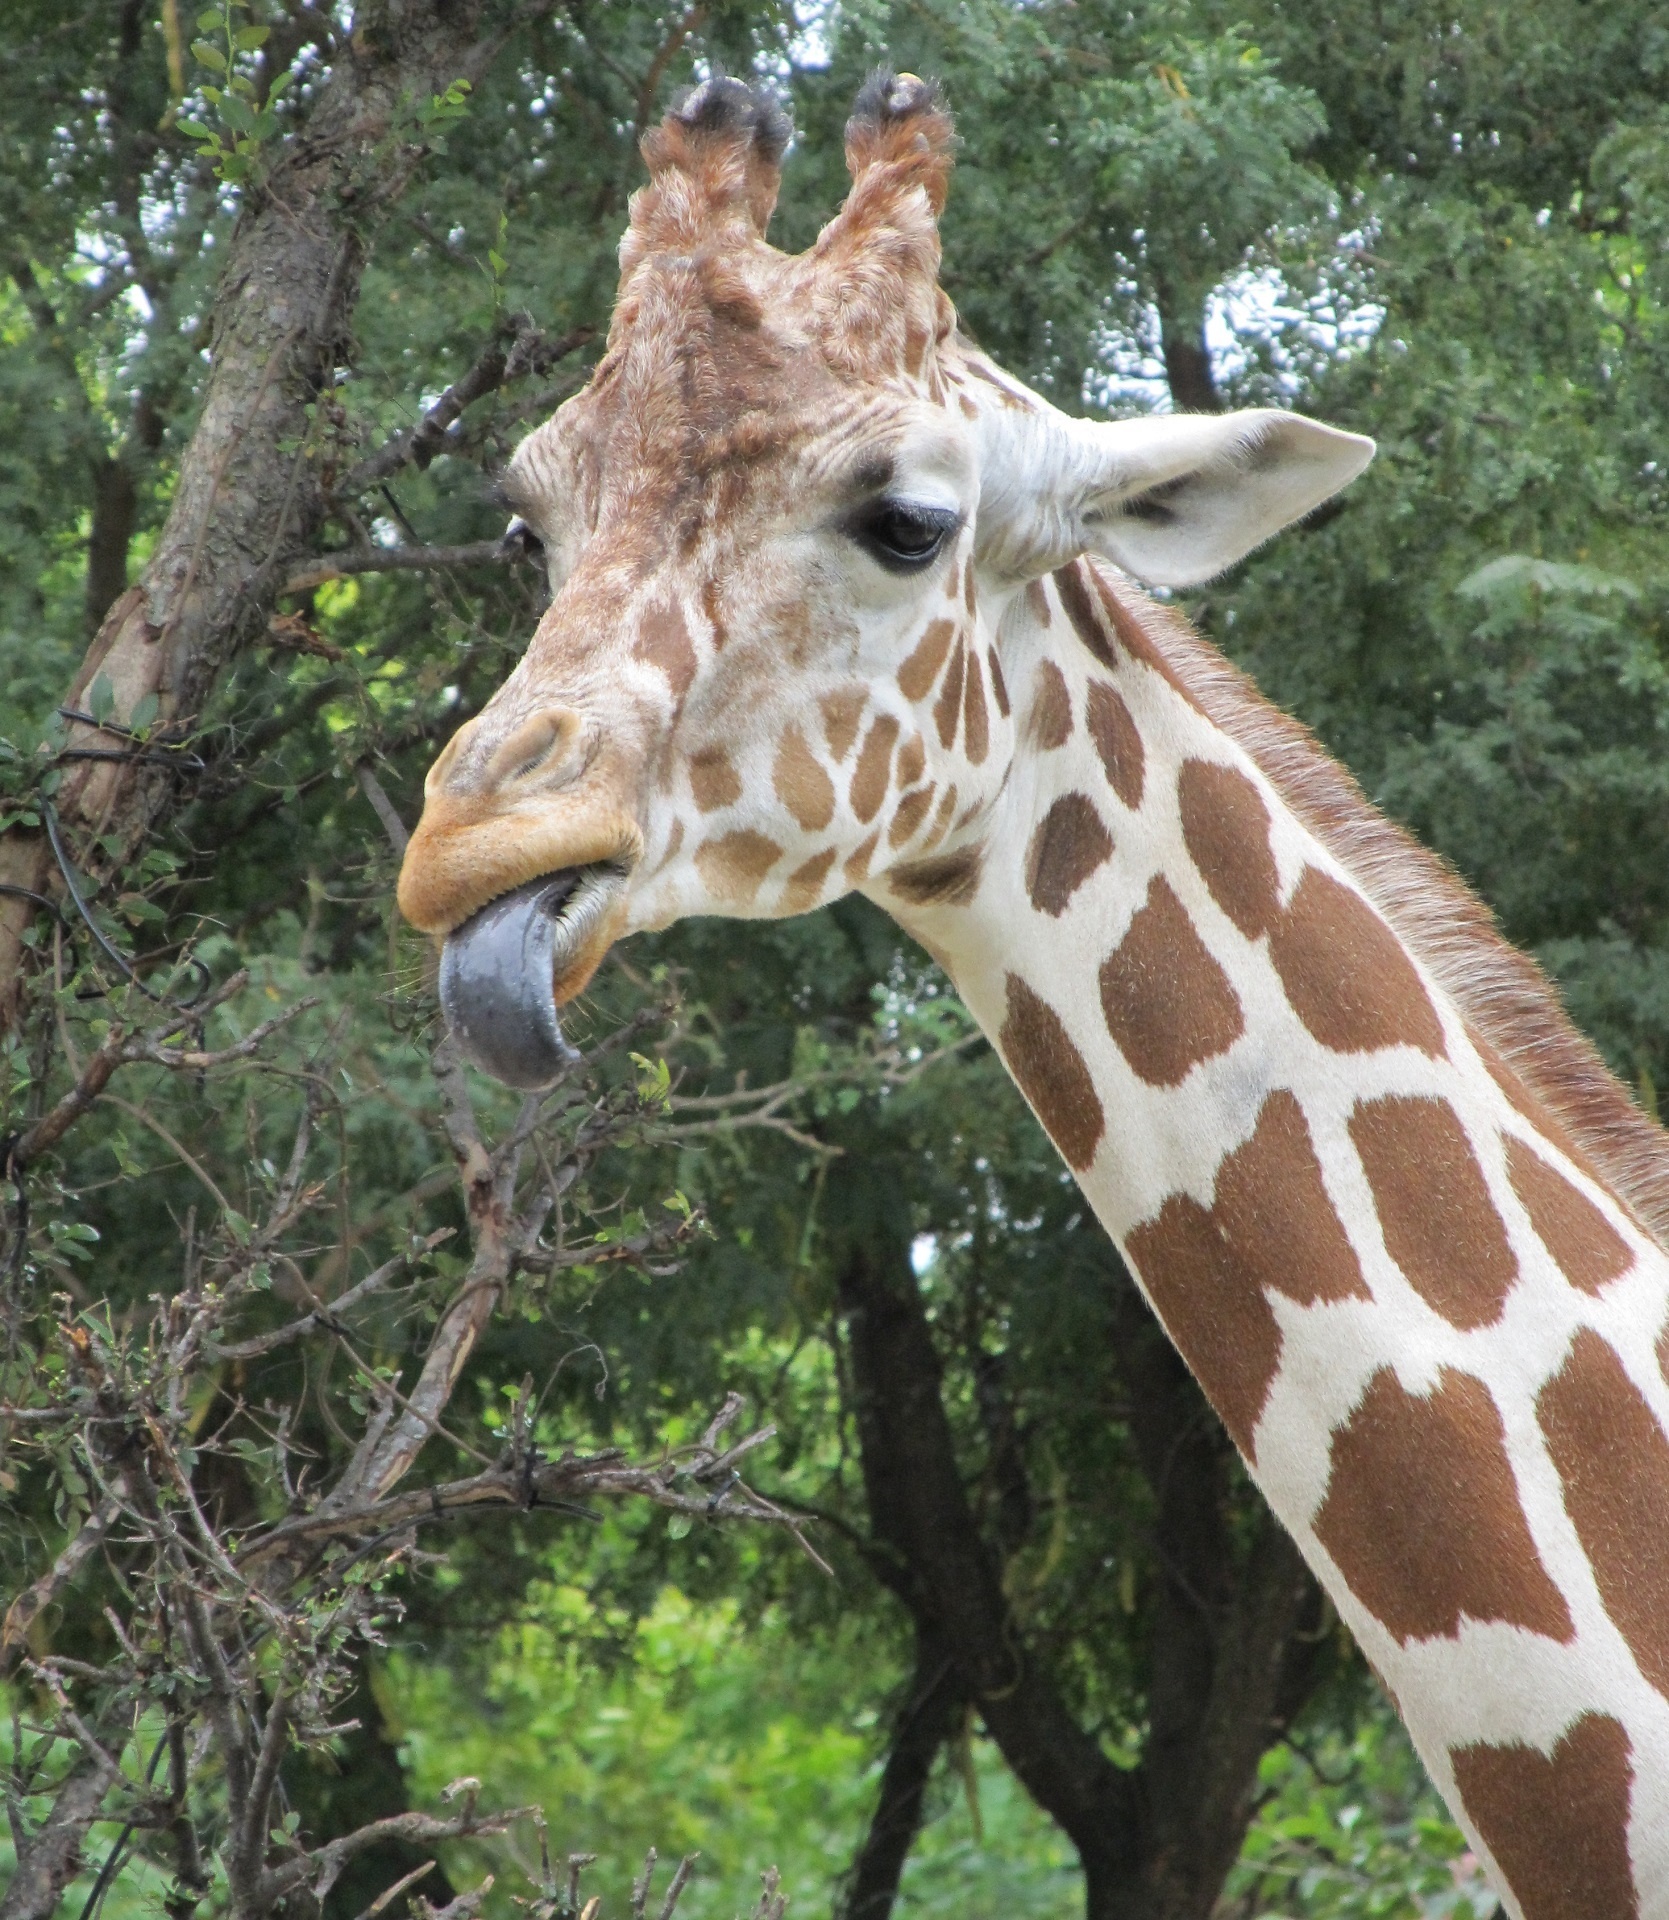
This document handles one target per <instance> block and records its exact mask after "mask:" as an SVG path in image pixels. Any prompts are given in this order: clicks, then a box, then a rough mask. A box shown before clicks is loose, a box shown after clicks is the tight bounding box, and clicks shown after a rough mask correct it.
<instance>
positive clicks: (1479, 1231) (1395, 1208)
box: [1350, 1094, 1518, 1329]
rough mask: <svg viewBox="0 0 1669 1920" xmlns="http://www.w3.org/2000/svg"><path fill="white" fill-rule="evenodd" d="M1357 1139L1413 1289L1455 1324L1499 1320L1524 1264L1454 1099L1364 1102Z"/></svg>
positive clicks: (1354, 1122) (1395, 1254) (1353, 1119)
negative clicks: (1485, 1181) (1519, 1262)
mask: <svg viewBox="0 0 1669 1920" xmlns="http://www.w3.org/2000/svg"><path fill="white" fill-rule="evenodd" d="M1350 1137H1351V1140H1352V1141H1353V1142H1354V1143H1355V1146H1356V1151H1357V1152H1358V1153H1359V1154H1360V1155H1361V1157H1362V1167H1363V1170H1364V1171H1365V1172H1366V1174H1367V1176H1368V1185H1369V1186H1370V1187H1372V1189H1373V1197H1374V1204H1375V1206H1376V1207H1377V1208H1378V1210H1379V1228H1380V1232H1381V1233H1382V1234H1383V1235H1384V1236H1385V1250H1386V1252H1387V1253H1389V1254H1390V1256H1391V1258H1392V1259H1393V1260H1394V1261H1396V1263H1397V1265H1398V1266H1399V1267H1400V1268H1401V1269H1402V1272H1403V1276H1404V1278H1405V1279H1406V1280H1407V1281H1408V1284H1409V1285H1410V1286H1411V1287H1412V1288H1413V1289H1414V1291H1415V1292H1416V1293H1417V1294H1419V1296H1420V1297H1421V1299H1422V1300H1424V1301H1425V1302H1426V1303H1427V1305H1428V1306H1431V1307H1434V1308H1435V1309H1436V1310H1437V1312H1439V1313H1440V1314H1442V1316H1443V1318H1444V1319H1445V1320H1447V1321H1448V1322H1449V1324H1450V1325H1451V1326H1456V1327H1460V1328H1462V1329H1470V1328H1472V1327H1487V1326H1488V1325H1489V1324H1490V1323H1491V1322H1492V1321H1494V1320H1497V1319H1499V1318H1500V1315H1501V1309H1502V1307H1503V1306H1504V1305H1505V1304H1506V1299H1507V1295H1508V1294H1509V1293H1511V1291H1512V1288H1513V1282H1514V1281H1515V1280H1517V1278H1518V1260H1517V1257H1516V1256H1515V1255H1514V1253H1513V1250H1512V1247H1511V1245H1510V1244H1509V1243H1508V1240H1507V1230H1506V1228H1505V1226H1503V1225H1502V1222H1501V1216H1500V1214H1498V1213H1497V1212H1496V1210H1495V1203H1494V1201H1493V1200H1491V1199H1490V1197H1489V1188H1488V1187H1487V1186H1486V1185H1485V1183H1484V1175H1483V1169H1482V1168H1481V1167H1480V1166H1479V1165H1478V1160H1477V1156H1476V1155H1475V1154H1474V1153H1473V1151H1472V1143H1471V1141H1470V1140H1469V1139H1468V1138H1467V1137H1466V1129H1465V1128H1464V1127H1463V1126H1462V1125H1461V1122H1460V1116H1459V1114H1457V1113H1456V1112H1455V1110H1454V1108H1453V1107H1451V1106H1450V1105H1449V1103H1448V1101H1447V1100H1433V1099H1427V1098H1424V1097H1409V1096H1405V1095H1402V1094H1391V1095H1388V1096H1387V1097H1386V1098H1384V1099H1382V1100H1364V1101H1362V1102H1360V1103H1359V1104H1358V1105H1357V1107H1356V1109H1355V1111H1354V1112H1353V1113H1352V1114H1351V1116H1350Z"/></svg>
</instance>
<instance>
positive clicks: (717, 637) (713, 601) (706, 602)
mask: <svg viewBox="0 0 1669 1920" xmlns="http://www.w3.org/2000/svg"><path fill="white" fill-rule="evenodd" d="M701 611H702V612H703V613H704V614H706V616H707V625H708V628H709V630H710V631H711V633H712V635H713V651H714V652H715V653H722V652H723V651H724V643H725V641H726V640H728V639H729V638H730V636H729V634H727V633H726V632H725V628H724V621H723V619H722V618H721V616H720V614H719V583H718V581H717V579H716V578H715V577H714V576H713V575H711V574H709V575H708V577H707V578H706V579H705V580H703V581H702V583H701Z"/></svg>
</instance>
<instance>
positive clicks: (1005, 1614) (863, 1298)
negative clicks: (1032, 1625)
mask: <svg viewBox="0 0 1669 1920" xmlns="http://www.w3.org/2000/svg"><path fill="white" fill-rule="evenodd" d="M872 1173H873V1169H866V1175H868V1174H872ZM872 1204H873V1201H872ZM840 1300H841V1306H842V1309H843V1310H844V1312H845V1314H846V1318H847V1332H848V1340H849V1343H850V1351H851V1365H852V1382H853V1398H854V1402H855V1411H856V1415H857V1425H858V1433H859V1438H860V1444H861V1447H862V1455H863V1475H864V1487H865V1491H866V1493H867V1495H868V1500H869V1511H870V1524H871V1527H872V1529H873V1531H874V1534H875V1537H876V1540H877V1542H878V1543H879V1544H880V1545H881V1546H882V1547H883V1548H887V1549H890V1550H891V1551H892V1552H893V1553H894V1554H895V1555H897V1557H898V1559H899V1561H900V1562H901V1565H902V1567H903V1569H904V1581H905V1586H904V1588H903V1590H904V1591H906V1592H907V1593H908V1594H909V1595H910V1597H911V1605H912V1607H913V1609H914V1610H916V1611H917V1614H918V1618H921V1619H923V1620H924V1623H925V1624H926V1625H927V1626H928V1627H929V1628H930V1630H932V1631H934V1632H937V1633H941V1634H942V1635H943V1637H944V1638H945V1640H946V1641H947V1642H948V1644H949V1646H950V1647H951V1648H952V1650H953V1652H954V1656H955V1659H956V1663H957V1668H958V1670H959V1673H960V1676H961V1682H962V1685H963V1686H964V1687H965V1688H966V1690H967V1693H968V1696H969V1697H970V1698H971V1699H972V1701H973V1702H974V1704H975V1706H976V1707H977V1708H978V1710H979V1713H980V1716H981V1718H982V1719H983V1720H984V1722H985V1725H986V1727H987V1729H988V1730H989V1732H990V1734H991V1737H992V1738H993V1739H994V1740H995V1741H996V1743H997V1745H998V1747H999V1748H1000V1749H1001V1751H1002V1755H1003V1758H1004V1759H1005V1760H1006V1761H1007V1762H1008V1764H1009V1766H1010V1767H1012V1768H1013V1770H1014V1772H1015V1774H1016V1775H1017V1776H1018V1778H1019V1780H1020V1782H1021V1784H1022V1785H1023V1786H1024V1787H1025V1789H1026V1791H1027V1792H1028V1793H1029V1794H1030V1795H1031V1796H1032V1798H1033V1799H1034V1800H1035V1801H1036V1802H1037V1803H1038V1805H1039V1806H1040V1807H1042V1808H1043V1809H1044V1811H1045V1812H1046V1813H1048V1814H1050V1815H1051V1816H1052V1817H1053V1818H1054V1820H1055V1821H1056V1822H1057V1823H1058V1824H1059V1825H1060V1827H1061V1828H1062V1829H1063V1830H1064V1831H1065V1832H1066V1834H1067V1836H1068V1837H1069V1838H1070V1839H1071V1841H1072V1843H1073V1845H1074V1846H1075V1847H1076V1848H1077V1850H1078V1855H1079V1858H1080V1860H1081V1861H1082V1863H1083V1867H1084V1878H1085V1888H1086V1912H1087V1914H1088V1916H1089V1920H1115V1916H1116V1917H1117V1920H1124V1916H1125V1915H1126V1914H1127V1913H1128V1912H1129V1907H1128V1900H1129V1896H1130V1894H1131V1892H1132V1891H1133V1888H1134V1885H1135V1883H1136V1878H1137V1875H1138V1873H1139V1871H1140V1865H1141V1862H1142V1859H1143V1857H1144V1853H1145V1847H1144V1846H1143V1843H1142V1838H1141V1836H1142V1831H1143V1827H1144V1824H1145V1822H1144V1815H1143V1809H1142V1805H1141V1796H1140V1792H1139V1789H1138V1784H1137V1782H1136V1779H1135V1777H1134V1775H1132V1774H1129V1773H1124V1772H1121V1771H1120V1770H1119V1769H1118V1768H1117V1767H1115V1766H1114V1765H1113V1763H1112V1762H1111V1761H1110V1760H1109V1759H1108V1758H1107V1756H1106V1754H1105V1753H1103V1752H1102V1750H1101V1746H1100V1744H1099V1742H1098V1741H1096V1740H1095V1739H1094V1738H1093V1737H1092V1736H1091V1735H1090V1734H1088V1733H1086V1732H1085V1731H1084V1729H1083V1728H1082V1727H1081V1726H1079V1724H1078V1723H1077V1721H1076V1720H1075V1719H1074V1718H1073V1716H1072V1714H1071V1712H1070V1710H1069V1709H1068V1707H1067V1705H1066V1702H1065V1701H1064V1700H1063V1699H1062V1697H1061V1695H1060V1692H1059V1690H1058V1689H1057V1688H1056V1686H1055V1684H1054V1682H1053V1680H1052V1678H1051V1677H1050V1675H1049V1674H1048V1673H1047V1671H1046V1670H1045V1669H1044V1668H1043V1667H1042V1665H1041V1664H1040V1663H1039V1661H1038V1660H1037V1659H1036V1658H1035V1656H1034V1655H1033V1653H1032V1651H1031V1649H1030V1648H1029V1647H1028V1646H1027V1645H1026V1643H1025V1640H1024V1638H1023V1636H1022V1635H1021V1633H1020V1631H1019V1628H1018V1625H1017V1623H1016V1622H1015V1620H1014V1619H1013V1616H1012V1615H1011V1614H1010V1612H1009V1609H1008V1605H1007V1602H1006V1601H1005V1600H1004V1598H1003V1593H1002V1587H1001V1583H1000V1578H999V1574H998V1570H997V1567H996V1564H995V1562H994V1560H993V1558H992V1556H991V1554H990V1553H989V1552H988V1551H987V1549H986V1547H985V1544H984V1542H983V1541H982V1540H981V1539H980V1536H979V1531H978V1528H977V1526H976V1524H975V1521H974V1515H973V1510H972V1507H971V1506H970V1505H969V1502H968V1496H967V1493H966V1490H965V1489H964V1487H963V1484H962V1477H961V1473H960V1470H959V1468H958V1466H957V1462H956V1454H955V1449H954V1445H953V1442H952V1438H951V1431H950V1423H949V1421H948V1420H947V1419H946V1417H945V1410H944V1404H943V1401H942V1398H941V1396H940V1391H939V1361H938V1356H937V1354H936V1353H935V1352H934V1349H933V1340H932V1334H931V1332H930V1330H929V1328H928V1325H927V1319H926V1315H925V1314H924V1313H923V1311H922V1305H921V1298H920V1294H919V1293H918V1291H917V1288H916V1285H915V1276H914V1274H913V1273H912V1272H911V1269H910V1265H909V1257H908V1249H907V1248H903V1247H900V1248H898V1249H896V1257H895V1258H893V1259H892V1260H891V1261H890V1262H889V1263H888V1266H887V1268H883V1267H882V1266H881V1264H880V1263H879V1262H878V1260H877V1259H876V1257H875V1251H874V1250H872V1249H871V1248H870V1247H867V1246H863V1245H859V1246H856V1247H854V1248H852V1249H851V1250H850V1252H849V1253H848V1254H847V1256H846V1258H845V1259H844V1260H843V1262H842V1264H841V1269H840Z"/></svg>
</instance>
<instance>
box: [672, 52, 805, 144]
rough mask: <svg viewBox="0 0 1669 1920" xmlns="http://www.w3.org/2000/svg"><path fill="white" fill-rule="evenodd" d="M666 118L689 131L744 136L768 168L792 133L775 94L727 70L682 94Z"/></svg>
mask: <svg viewBox="0 0 1669 1920" xmlns="http://www.w3.org/2000/svg"><path fill="white" fill-rule="evenodd" d="M667 117H668V119H670V120H676V121H677V122H678V124H679V125H680V126H682V127H687V128H688V129H689V130H690V132H692V133H716V134H722V135H725V136H727V137H729V138H731V139H736V138H746V139H747V140H748V141H750V142H751V144H752V146H753V149H754V152H755V153H756V154H757V156H758V157H759V158H760V159H761V160H763V161H764V162H765V164H766V165H767V166H771V167H774V166H777V165H778V164H779V163H780V162H781V160H782V156H783V154H784V152H785V151H786V150H787V147H788V142H789V141H790V140H791V139H792V138H793V135H794V122H793V120H792V119H790V117H789V114H788V109H787V108H786V107H785V106H784V105H783V104H782V102H781V101H780V100H779V99H778V98H777V97H776V95H775V94H774V93H771V92H770V91H769V90H768V89H766V88H764V87H751V86H749V85H748V83H747V82H746V81H745V80H737V79H734V78H733V77H732V76H731V75H729V74H727V73H715V74H713V76H712V77H711V78H710V79H707V80H702V81H700V82H698V83H697V84H696V85H695V86H693V87H690V88H688V89H687V90H686V91H685V92H683V93H681V94H680V95H679V96H678V97H677V99H675V100H674V101H673V103H672V110H671V112H670V113H669V114H668V116H667Z"/></svg>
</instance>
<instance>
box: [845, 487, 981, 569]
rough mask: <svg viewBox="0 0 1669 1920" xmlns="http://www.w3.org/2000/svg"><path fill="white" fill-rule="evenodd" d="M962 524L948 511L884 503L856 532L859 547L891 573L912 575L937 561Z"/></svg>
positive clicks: (864, 519) (895, 502) (865, 518)
mask: <svg viewBox="0 0 1669 1920" xmlns="http://www.w3.org/2000/svg"><path fill="white" fill-rule="evenodd" d="M960 524H961V515H960V514H957V513H953V512H951V511H950V510H949V509H948V508H945V507H918V506H912V505H911V504H910V503H909V502H908V501H905V500H882V501H879V502H877V503H876V505H874V506H873V507H871V508H869V509H868V511H867V512H866V513H865V514H864V516H863V517H862V519H860V520H859V521H858V523H857V525H856V527H855V528H854V529H853V531H854V533H855V534H856V536H857V540H858V544H859V545H860V546H861V547H863V548H864V549H865V551H866V552H868V553H869V554H870V555H871V556H872V557H873V558H874V559H876V560H879V561H880V563H881V565H882V566H883V567H886V568H887V569H888V570H889V571H890V572H893V573H912V572H914V571H916V570H917V569H918V568H920V567H925V566H927V565H928V564H929V563H930V562H931V561H933V560H935V559H937V558H938V555H939V550H940V548H942V547H943V546H944V544H945V542H946V541H947V540H948V539H949V538H950V536H951V535H952V534H953V533H954V532H955V531H956V529H957V527H958V526H959V525H960Z"/></svg>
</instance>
